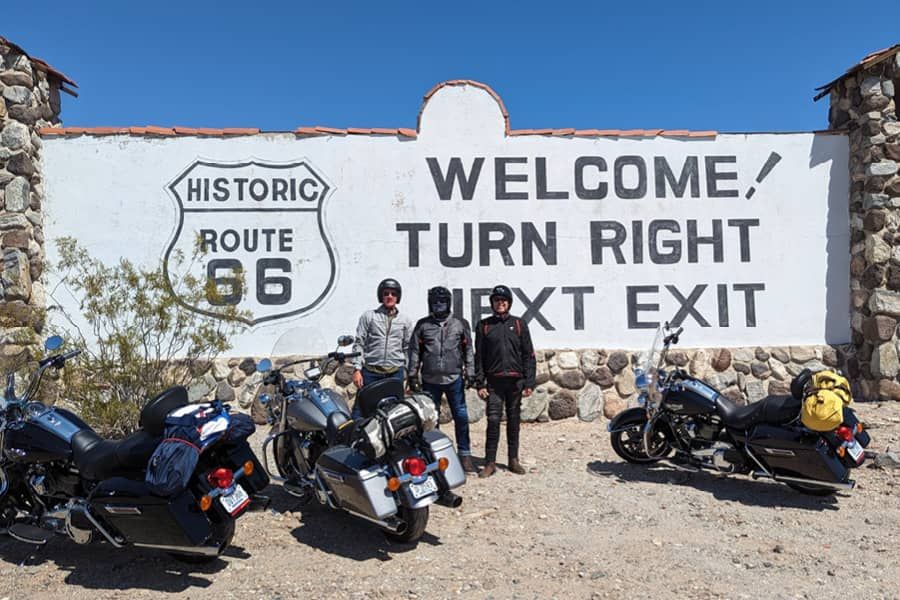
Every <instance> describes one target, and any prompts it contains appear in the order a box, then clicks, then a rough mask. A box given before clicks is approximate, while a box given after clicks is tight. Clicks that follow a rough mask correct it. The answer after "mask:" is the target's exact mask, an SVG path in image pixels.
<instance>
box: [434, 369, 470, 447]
mask: <svg viewBox="0 0 900 600" xmlns="http://www.w3.org/2000/svg"><path fill="white" fill-rule="evenodd" d="M422 389H424V390H425V392H427V393H428V395H429V396H431V397H432V398H433V399H434V404H435V406H436V408H437V411H438V415H440V414H441V396H442V395H443V394H446V395H447V404H449V405H450V413H451V414H452V415H453V425H454V427H455V429H456V448H457V451H458V452H459V455H460V456H469V455H470V454H472V446H471V445H470V442H469V411H468V410H467V409H466V394H465V390H464V388H463V378H462V377H460V378H459V379H457V380H456V381H454V382H453V383H426V382H424V381H423V382H422Z"/></svg>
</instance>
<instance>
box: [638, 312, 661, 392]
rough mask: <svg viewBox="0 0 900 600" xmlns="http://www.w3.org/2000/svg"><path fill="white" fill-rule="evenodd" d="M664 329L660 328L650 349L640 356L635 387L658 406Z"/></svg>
mask: <svg viewBox="0 0 900 600" xmlns="http://www.w3.org/2000/svg"><path fill="white" fill-rule="evenodd" d="M664 334H665V331H664V328H663V327H662V326H660V327H658V328H657V330H656V333H655V334H654V336H653V343H652V344H650V348H649V349H647V350H646V351H645V352H642V353H641V354H640V355H639V356H638V365H639V366H638V367H637V369H635V385H636V386H637V388H638V389H639V390H641V391H644V392H646V393H647V396H648V398H649V400H650V401H651V402H652V403H654V404H657V405H658V402H659V390H658V389H657V386H656V382H657V380H658V379H659V367H660V361H661V360H662V348H663V338H664Z"/></svg>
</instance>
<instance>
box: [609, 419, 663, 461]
mask: <svg viewBox="0 0 900 600" xmlns="http://www.w3.org/2000/svg"><path fill="white" fill-rule="evenodd" d="M644 423H645V422H644V421H642V422H639V423H634V424H632V426H631V427H628V428H627V429H625V430H624V431H614V432H613V433H611V434H610V439H609V442H610V444H612V448H613V451H614V452H615V453H616V454H618V455H619V456H620V457H622V458H624V459H625V460H626V461H628V462H630V463H634V464H648V463H655V462H657V461H660V460H662V459H663V458H665V457H667V456H668V455H669V454H671V453H672V447H671V446H670V445H669V441H668V440H667V439H666V436H665V434H664V433H663V432H662V431H659V430H658V429H657V430H655V431H654V432H653V436H652V437H651V439H650V452H651V453H652V455H653V456H649V455H648V454H647V453H646V452H645V451H644Z"/></svg>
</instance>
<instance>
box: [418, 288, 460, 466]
mask: <svg viewBox="0 0 900 600" xmlns="http://www.w3.org/2000/svg"><path fill="white" fill-rule="evenodd" d="M451 302H452V295H451V294H450V290H448V289H447V288H445V287H440V286H438V287H433V288H431V289H430V290H428V312H429V314H428V316H427V317H425V318H423V319H420V320H419V322H418V323H416V326H415V328H414V329H413V333H412V338H411V340H410V344H409V361H408V364H409V381H410V382H414V381H415V380H416V377H417V375H421V377H422V388H423V389H424V390H425V392H426V393H428V394H429V395H430V396H431V397H432V398H433V399H434V403H435V406H436V408H437V410H438V413H440V410H441V397H442V396H446V397H447V404H449V405H450V412H451V414H452V415H453V424H454V426H455V429H456V446H457V453H458V454H459V458H460V461H461V462H462V466H463V469H464V470H465V471H466V472H468V473H475V472H476V469H475V465H473V464H472V456H471V454H472V450H471V445H470V442H469V413H468V411H467V410H466V396H465V383H466V381H467V380H470V381H471V380H474V377H475V352H474V349H473V347H472V336H471V334H470V331H471V329H470V328H469V323H468V322H467V321H466V320H465V319H457V318H456V317H453V316H451V315H450V307H451Z"/></svg>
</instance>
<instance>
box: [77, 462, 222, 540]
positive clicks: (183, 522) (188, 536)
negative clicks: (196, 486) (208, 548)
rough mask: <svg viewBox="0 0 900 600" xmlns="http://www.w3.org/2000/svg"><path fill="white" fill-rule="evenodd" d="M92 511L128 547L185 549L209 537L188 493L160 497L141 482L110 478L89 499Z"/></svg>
mask: <svg viewBox="0 0 900 600" xmlns="http://www.w3.org/2000/svg"><path fill="white" fill-rule="evenodd" d="M90 505H91V512H92V513H93V514H94V515H96V516H97V517H99V518H100V520H101V521H104V522H106V523H109V524H110V525H112V526H113V527H114V528H115V529H116V530H118V532H119V533H121V534H122V535H123V536H124V537H125V539H126V540H128V542H129V543H131V544H140V545H148V546H168V547H186V546H197V545H199V544H202V543H203V542H205V541H206V540H207V539H208V538H209V536H210V535H211V534H212V529H211V526H210V522H209V519H207V518H206V515H205V514H203V512H202V511H201V510H200V507H199V506H198V505H197V500H196V499H195V498H194V495H193V494H192V493H191V492H190V491H189V490H184V491H182V492H181V493H179V494H177V495H175V496H173V497H171V498H163V497H160V496H155V495H153V494H152V493H150V489H149V488H148V487H147V484H146V483H144V482H143V481H135V480H132V479H125V478H124V477H113V478H111V479H107V480H105V481H102V482H101V483H100V484H99V485H98V486H97V487H96V488H95V490H94V492H93V493H92V494H91V496H90Z"/></svg>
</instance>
